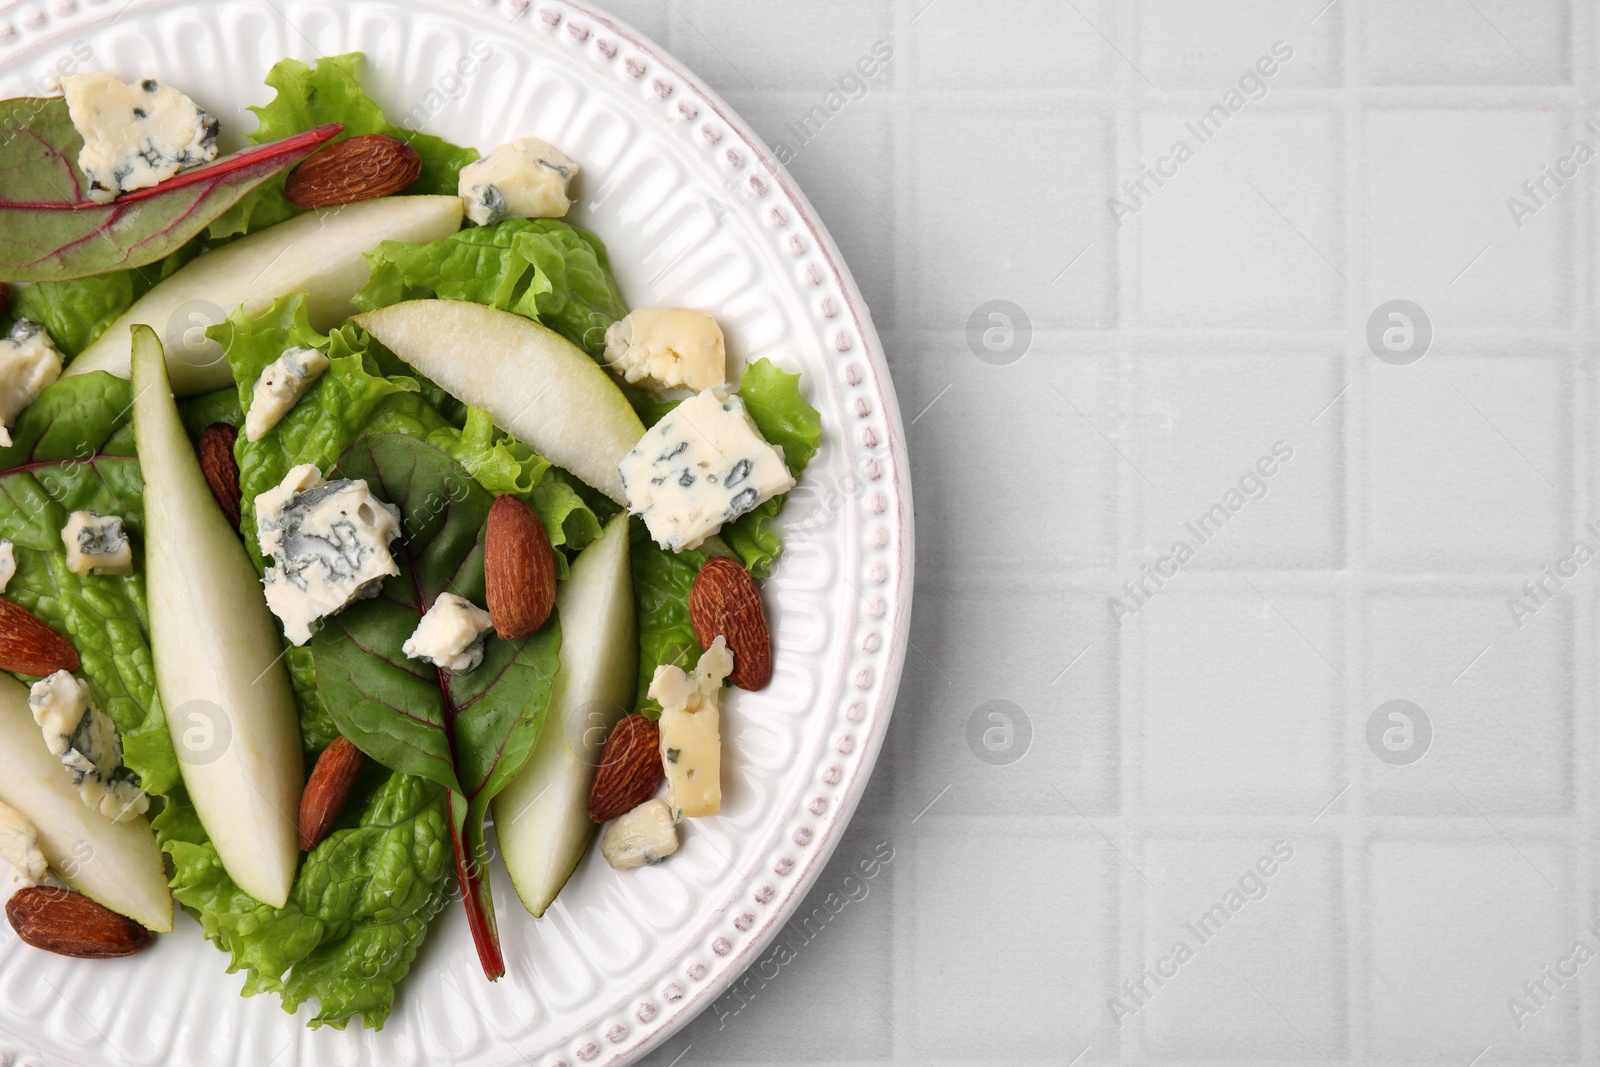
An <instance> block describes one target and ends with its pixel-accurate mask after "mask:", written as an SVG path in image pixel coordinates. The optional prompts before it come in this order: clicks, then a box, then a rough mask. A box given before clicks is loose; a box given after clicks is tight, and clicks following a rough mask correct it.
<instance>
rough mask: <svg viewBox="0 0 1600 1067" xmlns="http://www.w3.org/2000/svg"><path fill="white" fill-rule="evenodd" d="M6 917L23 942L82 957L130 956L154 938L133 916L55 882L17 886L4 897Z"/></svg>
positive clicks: (50, 950) (86, 958)
mask: <svg viewBox="0 0 1600 1067" xmlns="http://www.w3.org/2000/svg"><path fill="white" fill-rule="evenodd" d="M6 918H7V919H9V920H10V921H11V928H12V929H13V930H15V931H16V932H17V936H18V937H20V938H22V940H23V942H24V943H25V944H29V945H32V946H33V947H34V948H42V949H44V950H45V951H46V952H54V953H55V954H56V955H58V956H73V957H76V958H77V959H81V960H103V959H109V958H111V957H113V956H131V955H133V954H134V953H135V952H138V951H139V950H140V949H142V948H144V947H145V946H146V945H148V944H150V942H152V941H154V940H155V939H156V935H155V934H152V933H151V932H150V931H149V930H146V929H145V928H144V927H142V926H140V925H139V924H138V923H136V922H134V921H133V920H132V919H129V918H127V917H125V916H122V915H118V914H117V913H116V912H114V911H112V910H111V909H110V908H107V907H106V906H105V905H103V904H96V903H95V902H94V901H92V900H90V899H89V898H88V897H86V896H84V895H83V894H82V893H78V892H75V891H73V890H71V889H62V888H60V887H58V886H48V885H36V886H27V887H25V888H23V889H19V890H17V891H16V893H14V894H12V897H11V899H10V900H8V901H6Z"/></svg>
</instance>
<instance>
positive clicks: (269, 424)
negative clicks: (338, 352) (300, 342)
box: [244, 348, 328, 441]
mask: <svg viewBox="0 0 1600 1067" xmlns="http://www.w3.org/2000/svg"><path fill="white" fill-rule="evenodd" d="M327 369H328V357H327V356H325V355H323V354H322V353H321V352H319V351H317V350H316V349H315V348H291V349H289V350H288V351H286V352H284V354H283V355H281V356H279V357H278V358H277V359H275V360H273V361H272V362H271V363H269V364H267V368H266V370H264V371H262V372H261V377H259V378H257V379H256V385H255V390H254V392H253V393H252V395H251V397H250V410H249V412H248V413H246V415H245V417H244V435H245V437H247V438H249V439H250V440H252V441H259V440H261V439H262V438H263V437H265V436H266V435H267V431H268V430H270V429H272V428H273V427H274V426H276V425H278V422H279V420H281V419H282V418H283V417H284V416H285V415H287V414H289V411H290V409H291V408H293V407H294V406H295V405H296V404H298V403H300V398H301V397H303V396H305V395H306V393H307V391H309V390H310V388H311V386H312V385H313V384H314V383H315V382H316V380H317V377H318V375H320V374H321V373H322V372H323V371H325V370H327Z"/></svg>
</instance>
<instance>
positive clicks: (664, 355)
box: [606, 308, 728, 392]
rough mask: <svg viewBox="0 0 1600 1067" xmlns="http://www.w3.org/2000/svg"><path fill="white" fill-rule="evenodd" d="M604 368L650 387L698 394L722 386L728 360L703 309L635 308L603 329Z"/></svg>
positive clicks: (717, 328)
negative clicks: (604, 341)
mask: <svg viewBox="0 0 1600 1067" xmlns="http://www.w3.org/2000/svg"><path fill="white" fill-rule="evenodd" d="M606 364H607V365H608V366H609V367H610V368H611V369H612V370H614V371H616V372H617V373H618V374H620V375H622V377H623V378H624V379H625V380H626V381H627V382H629V383H630V384H635V385H636V384H638V383H639V382H644V383H645V384H646V385H648V386H649V387H650V388H652V389H673V388H677V387H679V386H682V387H686V388H689V389H693V390H695V391H696V392H699V391H700V390H702V389H712V388H715V387H716V386H719V385H724V384H726V382H727V378H728V357H727V352H726V350H725V349H724V347H723V341H722V327H720V326H718V325H717V320H716V319H714V318H712V317H711V316H710V315H707V314H706V313H705V312H703V311H692V310H690V309H689V308H638V309H637V310H635V311H632V312H629V313H628V315H626V316H625V317H623V318H620V319H618V320H617V321H616V322H613V323H612V324H611V325H610V326H609V327H607V328H606Z"/></svg>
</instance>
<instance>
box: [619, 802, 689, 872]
mask: <svg viewBox="0 0 1600 1067" xmlns="http://www.w3.org/2000/svg"><path fill="white" fill-rule="evenodd" d="M676 851H678V824H677V821H676V820H675V819H673V817H672V806H671V805H670V804H668V803H667V802H666V801H665V800H661V799H659V798H652V799H650V800H647V801H645V802H644V803H643V804H640V805H639V806H638V807H637V808H634V809H633V810H632V811H629V812H625V813H624V814H622V815H619V816H617V817H616V818H615V819H613V820H612V822H611V825H610V826H608V827H606V832H605V836H604V837H602V838H601V839H600V854H601V855H602V856H604V857H605V858H606V862H607V863H609V864H611V866H613V867H615V868H616V869H617V870H619V871H626V870H631V869H632V868H634V867H644V866H646V865H649V864H654V863H660V862H661V861H662V860H664V859H666V858H667V857H668V856H670V855H672V854H673V853H674V852H676Z"/></svg>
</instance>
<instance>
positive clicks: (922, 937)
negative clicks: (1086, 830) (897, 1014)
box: [897, 819, 1117, 1063]
mask: <svg viewBox="0 0 1600 1067" xmlns="http://www.w3.org/2000/svg"><path fill="white" fill-rule="evenodd" d="M1074 821H1075V820H1074ZM1046 840H1047V841H1049V842H1050V845H1049V847H1048V848H1040V847H1039V845H1038V843H1039V842H1040V841H1046ZM905 852H906V856H907V859H906V868H905V870H904V872H902V873H903V874H904V875H905V877H906V879H907V881H908V882H909V883H910V884H911V885H912V886H913V887H914V889H913V891H912V893H911V894H910V895H909V896H906V897H903V898H901V899H904V900H906V902H907V903H906V906H907V907H908V908H910V914H911V917H912V918H911V925H910V933H909V943H908V944H907V945H906V946H905V952H904V958H905V964H904V968H903V970H901V972H900V973H901V974H902V975H903V976H910V977H913V978H914V981H915V986H916V992H915V993H914V994H910V995H909V996H908V997H907V999H908V1000H909V1001H910V1002H911V1004H912V1008H911V1011H910V1013H909V1017H907V1018H905V1019H903V1020H900V1021H899V1025H900V1027H901V1029H902V1031H903V1033H904V1036H905V1039H906V1040H907V1041H908V1042H909V1043H910V1044H911V1045H913V1046H914V1047H915V1048H917V1049H920V1050H922V1051H923V1053H924V1055H925V1056H936V1057H937V1058H938V1059H939V1060H940V1061H950V1060H976V1061H981V1062H984V1063H1016V1062H1019V1061H1022V1060H1031V1059H1040V1060H1048V1061H1049V1062H1051V1063H1065V1062H1066V1059H1067V1058H1070V1057H1071V1056H1073V1055H1074V1054H1075V1053H1076V1051H1077V1050H1079V1049H1082V1048H1084V1047H1085V1046H1086V1045H1089V1044H1090V1043H1091V1042H1093V1043H1096V1044H1099V1045H1101V1046H1102V1048H1103V1047H1104V1045H1105V1035H1106V1032H1107V1031H1108V1030H1109V1029H1110V1027H1109V1025H1108V1023H1109V1019H1108V1016H1107V1011H1106V998H1107V992H1106V991H1107V990H1108V989H1111V988H1112V987H1113V984H1114V980H1115V976H1114V975H1113V973H1112V968H1113V965H1114V961H1115V960H1116V958H1117V917H1116V908H1117V904H1116V899H1115V897H1114V895H1113V892H1112V883H1111V879H1110V878H1109V877H1108V872H1111V871H1114V870H1115V869H1116V868H1115V867H1114V866H1113V863H1114V862H1115V856H1114V855H1113V854H1112V853H1111V850H1110V849H1109V848H1107V847H1106V846H1105V844H1104V843H1103V842H1102V841H1101V840H1100V839H1099V838H1098V837H1095V838H1093V839H1092V840H1085V839H1083V838H1080V837H1077V836H1075V833H1074V831H1072V829H1071V826H1070V824H1069V823H1066V822H1064V821H1063V820H1057V819H1039V820H1028V821H1027V823H1026V824H1023V823H1020V822H1017V823H1012V824H1010V825H997V826H994V827H993V828H992V829H985V830H979V829H977V828H973V829H972V830H969V831H967V832H962V833H956V832H949V831H946V832H940V833H938V834H932V833H922V834H919V835H918V836H917V837H916V839H915V840H914V841H910V842H908V843H907V844H906V846H905ZM897 862H898V861H897ZM1023 975H1026V976H1027V978H1026V979H1022V978H1021V977H1020V976H1023ZM1064 1050H1070V1051H1065V1052H1064Z"/></svg>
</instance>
